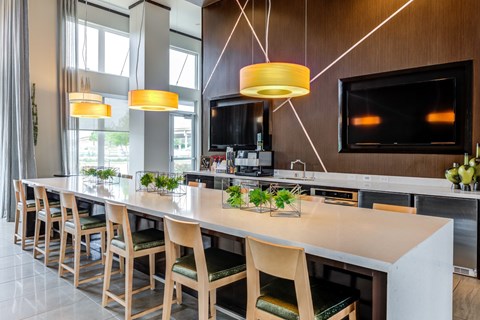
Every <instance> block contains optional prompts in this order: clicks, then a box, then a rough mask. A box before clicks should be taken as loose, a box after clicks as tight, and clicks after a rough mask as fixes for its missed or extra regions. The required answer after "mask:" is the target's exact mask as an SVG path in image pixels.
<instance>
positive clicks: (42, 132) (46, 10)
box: [28, 0, 61, 178]
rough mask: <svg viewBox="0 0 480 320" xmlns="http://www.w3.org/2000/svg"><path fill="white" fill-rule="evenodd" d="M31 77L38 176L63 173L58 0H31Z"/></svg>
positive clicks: (29, 18) (29, 17) (29, 20)
mask: <svg viewBox="0 0 480 320" xmlns="http://www.w3.org/2000/svg"><path fill="white" fill-rule="evenodd" d="M28 22H29V32H30V81H31V82H32V83H35V85H36V99H35V101H36V103H37V106H38V122H39V124H38V143H37V146H36V148H35V153H36V161H37V172H38V177H39V178H43V177H51V176H52V175H53V174H55V173H61V166H60V163H61V162H60V159H61V156H60V124H59V114H58V104H57V51H56V50H57V1H56V0H42V1H38V0H30V1H29V16H28Z"/></svg>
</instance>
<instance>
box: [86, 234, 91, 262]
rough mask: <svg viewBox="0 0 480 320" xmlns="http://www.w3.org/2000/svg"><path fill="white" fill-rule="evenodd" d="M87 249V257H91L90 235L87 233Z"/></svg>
mask: <svg viewBox="0 0 480 320" xmlns="http://www.w3.org/2000/svg"><path fill="white" fill-rule="evenodd" d="M85 249H86V251H87V257H90V235H89V234H86V235H85Z"/></svg>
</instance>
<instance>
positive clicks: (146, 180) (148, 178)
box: [140, 172, 155, 188]
mask: <svg viewBox="0 0 480 320" xmlns="http://www.w3.org/2000/svg"><path fill="white" fill-rule="evenodd" d="M154 181H155V176H154V175H153V173H151V172H147V173H145V174H144V175H143V176H142V177H141V178H140V184H141V185H142V186H144V187H145V188H148V186H149V185H150V184H151V183H153V182H154Z"/></svg>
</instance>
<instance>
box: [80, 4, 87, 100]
mask: <svg viewBox="0 0 480 320" xmlns="http://www.w3.org/2000/svg"><path fill="white" fill-rule="evenodd" d="M87 21H88V0H86V1H85V20H83V48H82V59H83V66H84V67H85V71H87V61H88V56H87V55H88V52H87V40H88V36H87ZM80 83H81V84H80V90H81V92H82V93H83V94H85V92H88V91H89V90H87V87H86V85H87V84H86V83H84V82H83V77H82V79H81V82H80Z"/></svg>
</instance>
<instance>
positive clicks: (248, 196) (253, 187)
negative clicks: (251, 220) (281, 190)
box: [240, 182, 271, 213]
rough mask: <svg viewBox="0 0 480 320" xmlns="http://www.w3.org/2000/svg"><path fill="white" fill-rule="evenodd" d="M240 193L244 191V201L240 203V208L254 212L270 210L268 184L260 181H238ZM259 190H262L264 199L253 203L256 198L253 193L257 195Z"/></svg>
mask: <svg viewBox="0 0 480 320" xmlns="http://www.w3.org/2000/svg"><path fill="white" fill-rule="evenodd" d="M240 187H241V189H242V193H244V195H245V196H244V199H245V201H243V202H242V204H241V205H240V209H241V210H245V211H251V212H256V213H265V212H270V210H271V206H270V200H271V199H270V192H269V189H270V184H265V183H261V182H242V183H240ZM259 192H262V193H263V195H264V196H265V197H264V201H261V202H259V203H258V204H256V203H255V199H258V197H256V196H255V195H258V194H259Z"/></svg>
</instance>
